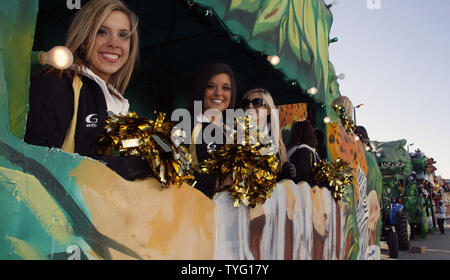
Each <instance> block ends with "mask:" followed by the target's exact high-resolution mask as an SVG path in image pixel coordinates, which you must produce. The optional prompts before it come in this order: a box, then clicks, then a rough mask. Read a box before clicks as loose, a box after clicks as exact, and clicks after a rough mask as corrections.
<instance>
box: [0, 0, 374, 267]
mask: <svg viewBox="0 0 450 280" xmlns="http://www.w3.org/2000/svg"><path fill="white" fill-rule="evenodd" d="M74 2H76V1H65V0H61V1H49V0H47V1H44V0H41V1H38V0H6V1H2V3H1V4H0V38H1V41H0V121H1V123H2V125H1V126H0V220H1V222H2V226H1V227H0V259H248V260H250V259H331V260H334V259H379V258H380V243H379V242H380V231H381V222H380V221H381V216H380V205H379V201H380V200H381V189H382V180H381V178H382V177H381V172H380V169H379V167H378V165H377V161H376V159H375V156H374V154H373V152H372V151H371V150H370V149H366V145H365V144H364V143H362V142H361V141H360V140H358V139H357V138H355V137H354V136H355V135H354V125H353V124H352V121H351V116H350V115H351V112H348V111H347V112H345V109H343V108H341V107H335V106H332V105H331V104H332V101H333V100H335V99H337V98H338V97H340V96H341V93H340V91H339V85H338V82H337V76H336V73H335V71H334V67H333V65H332V64H331V62H330V61H329V55H328V48H329V47H332V45H330V43H333V42H336V41H337V40H336V39H331V38H330V29H331V26H332V21H333V17H332V13H331V11H330V7H331V5H326V4H325V3H324V1H323V0H319V1H317V0H285V1H275V0H274V1H258V0H257V1H250V0H228V1H220V0H199V1H189V0H188V1H181V0H180V1H178V0H171V1H143V0H135V1H132V0H130V1H126V2H127V4H128V5H129V6H130V8H131V9H132V10H133V11H135V12H136V13H137V15H138V16H139V18H140V28H139V29H140V37H141V38H142V42H141V63H140V67H139V69H138V71H137V75H136V76H135V77H134V78H133V82H132V85H131V86H130V87H129V90H128V91H127V92H126V93H125V95H126V97H127V98H128V99H129V100H130V104H132V105H131V110H134V111H136V112H137V113H138V114H139V115H142V116H145V117H147V118H149V119H151V118H153V117H155V116H154V114H153V112H154V110H155V109H158V110H159V111H163V112H166V113H167V114H168V115H170V112H171V111H172V110H174V109H176V108H179V107H187V105H188V104H187V103H188V99H187V96H188V94H187V90H186V88H185V87H184V85H186V84H187V83H189V82H190V81H192V79H193V77H194V75H195V73H196V70H198V69H199V68H200V67H201V66H202V65H203V64H205V63H207V62H210V61H212V60H216V61H217V60H219V61H223V62H225V63H227V64H229V65H231V66H232V67H233V69H236V72H237V73H238V75H239V78H240V80H241V83H242V87H241V90H240V92H241V93H243V92H245V90H247V89H249V88H251V87H254V86H262V87H266V88H268V89H269V90H270V91H271V92H272V93H273V96H274V99H275V103H277V104H278V105H280V108H279V109H280V119H281V120H282V126H283V129H284V131H285V132H286V135H285V136H286V138H287V140H288V138H289V133H288V132H289V129H290V127H291V125H292V123H293V122H294V121H298V120H302V119H310V120H312V121H313V123H314V124H315V127H316V129H318V130H320V131H321V132H322V133H323V135H324V140H323V143H322V144H324V145H325V146H326V153H327V155H326V159H325V160H326V162H324V163H323V164H324V165H323V166H324V170H329V174H327V175H328V176H329V177H328V179H329V184H328V185H325V186H309V185H308V184H307V183H306V182H300V183H299V184H294V183H293V182H292V181H290V180H284V181H281V182H280V183H278V184H277V185H276V187H275V190H274V191H273V192H272V193H271V196H270V198H268V199H267V200H266V201H265V202H264V204H262V205H259V206H256V207H247V206H245V205H240V206H239V207H235V206H236V205H234V201H233V199H232V198H231V197H230V193H229V192H227V191H224V192H221V193H218V194H216V196H215V197H214V199H212V200H210V199H209V198H208V197H206V196H205V195H203V194H202V193H201V192H200V191H198V190H196V189H195V188H193V187H192V186H190V185H189V184H187V183H183V184H181V185H180V186H176V185H167V186H165V187H164V188H162V185H161V182H160V181H158V180H157V179H156V178H148V179H145V180H138V181H127V180H124V179H123V178H122V177H120V176H119V175H117V174H116V173H115V172H114V171H112V170H110V169H109V168H108V167H106V166H105V165H104V164H102V163H101V162H98V161H95V160H93V159H90V158H87V157H82V156H79V155H77V154H70V153H66V152H63V151H62V150H60V149H55V148H51V149H49V148H46V147H38V146H33V145H28V144H26V143H25V142H23V140H22V139H23V135H24V129H25V122H26V116H27V112H28V89H29V85H30V75H31V74H32V73H33V72H34V71H36V69H37V68H36V67H39V66H36V65H32V63H31V57H32V54H33V51H47V50H49V49H51V48H52V47H53V46H55V45H62V44H63V43H64V37H65V33H66V29H67V27H68V25H69V22H70V20H71V17H72V16H73V14H74V13H75V12H76V9H77V7H76V6H77V5H73V3H74ZM84 2H86V1H81V4H83V3H84ZM69 3H72V5H69ZM274 55H276V56H278V57H279V59H280V61H279V63H278V64H276V65H273V64H271V63H270V62H268V58H269V57H270V56H274ZM347 113H348V115H347ZM344 167H345V168H344ZM349 170H350V171H349ZM343 172H350V173H351V175H352V176H348V177H346V178H351V181H350V182H348V183H346V184H343V183H342V182H340V181H339V180H338V179H339V178H340V177H339V176H340V175H342V173H343ZM330 174H337V175H335V177H333V176H331V175H330Z"/></svg>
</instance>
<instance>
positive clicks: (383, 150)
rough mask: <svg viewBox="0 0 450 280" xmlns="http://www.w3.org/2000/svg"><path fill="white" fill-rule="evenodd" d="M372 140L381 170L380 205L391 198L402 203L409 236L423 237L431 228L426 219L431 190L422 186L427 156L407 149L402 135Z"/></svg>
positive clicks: (427, 218)
mask: <svg viewBox="0 0 450 280" xmlns="http://www.w3.org/2000/svg"><path fill="white" fill-rule="evenodd" d="M372 143H373V145H374V148H375V152H376V159H377V162H378V165H379V167H380V170H381V173H382V174H383V205H389V204H390V203H391V202H394V203H398V204H401V205H403V206H404V210H405V213H407V220H408V222H409V225H410V230H411V237H412V238H414V235H415V233H418V234H420V235H422V236H424V237H425V236H426V235H427V234H428V233H429V232H431V231H432V228H433V224H430V222H429V221H432V217H433V215H434V214H433V212H432V207H431V204H430V202H431V199H430V198H431V196H430V195H431V193H430V195H428V192H429V191H430V189H428V188H426V187H424V185H426V183H425V179H424V178H428V175H426V174H427V172H426V161H427V158H426V157H425V155H424V154H423V153H420V154H419V153H412V154H410V153H408V152H407V150H406V149H405V145H406V140H404V139H403V140H398V141H389V142H378V141H373V142H372ZM427 189H428V191H427ZM424 190H425V191H424ZM386 207H387V206H386ZM404 239H406V237H404Z"/></svg>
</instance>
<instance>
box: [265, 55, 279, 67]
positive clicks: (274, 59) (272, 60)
mask: <svg viewBox="0 0 450 280" xmlns="http://www.w3.org/2000/svg"><path fill="white" fill-rule="evenodd" d="M267 61H269V62H270V63H271V64H272V65H278V64H280V57H279V56H278V55H269V56H267Z"/></svg>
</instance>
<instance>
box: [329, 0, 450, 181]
mask: <svg viewBox="0 0 450 280" xmlns="http://www.w3.org/2000/svg"><path fill="white" fill-rule="evenodd" d="M325 2H326V3H331V2H332V1H331V0H325ZM331 12H332V13H333V25H332V27H331V31H330V38H334V37H338V39H339V40H338V42H336V43H332V44H330V47H329V58H330V61H331V62H332V63H333V65H334V67H335V69H336V74H340V73H343V74H345V78H344V79H343V80H338V82H339V85H340V86H339V88H340V92H341V95H344V96H347V97H349V98H350V100H351V101H352V103H353V106H356V105H357V104H360V103H363V104H364V106H363V107H361V108H358V109H356V122H357V125H362V126H364V127H365V128H366V129H367V132H368V134H369V138H370V140H376V141H394V140H400V139H406V140H407V145H409V144H412V143H414V145H412V146H410V147H409V149H410V152H412V151H413V150H415V149H417V148H419V149H420V150H421V151H422V152H424V153H425V155H426V156H427V157H432V158H434V159H435V160H436V161H437V163H436V164H435V166H436V168H437V170H436V175H441V176H442V177H443V178H446V179H450V125H449V121H450V71H449V69H450V17H449V16H448V14H449V13H450V0H427V1H424V0H340V1H338V3H337V5H335V6H333V7H331Z"/></svg>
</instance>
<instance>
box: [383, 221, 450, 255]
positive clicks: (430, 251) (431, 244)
mask: <svg viewBox="0 0 450 280" xmlns="http://www.w3.org/2000/svg"><path fill="white" fill-rule="evenodd" d="M380 243H381V244H380V247H381V259H382V260H396V259H391V258H390V257H389V253H388V247H387V244H386V242H383V241H381V242H380ZM410 245H411V246H410V247H411V249H410V250H409V251H399V256H398V258H397V260H450V219H447V221H446V224H445V234H441V233H440V231H439V229H437V230H436V232H434V233H430V234H429V235H428V236H427V238H420V237H416V238H415V239H414V240H411V241H410ZM420 247H424V248H425V252H424V253H420V250H419V249H420Z"/></svg>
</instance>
